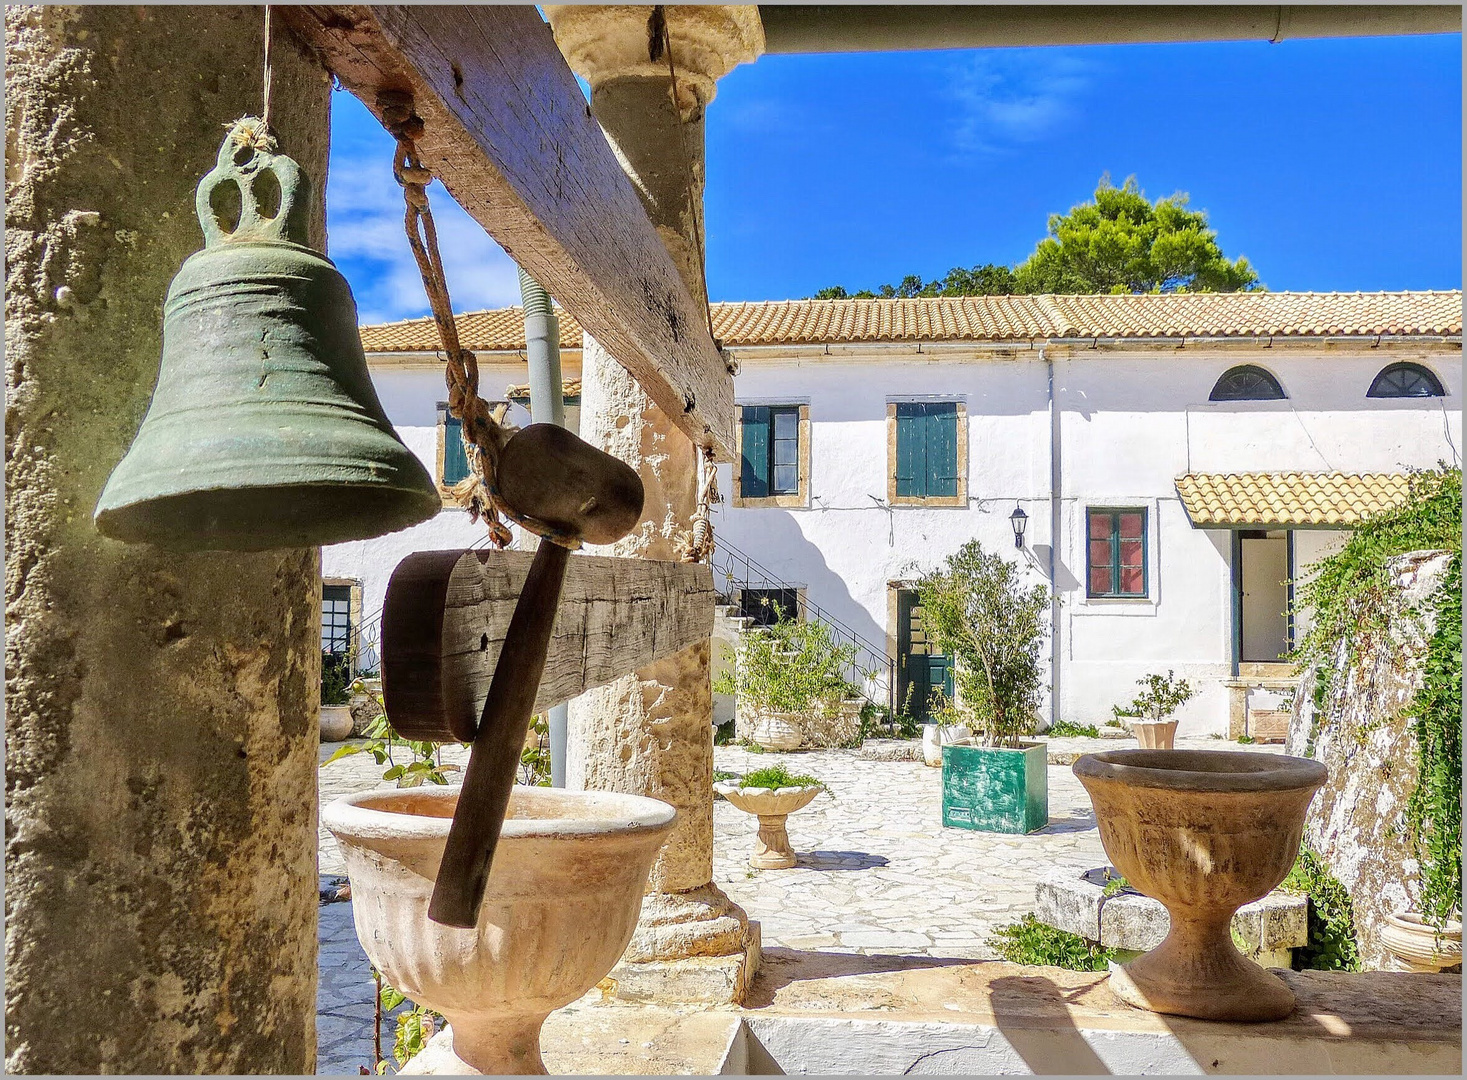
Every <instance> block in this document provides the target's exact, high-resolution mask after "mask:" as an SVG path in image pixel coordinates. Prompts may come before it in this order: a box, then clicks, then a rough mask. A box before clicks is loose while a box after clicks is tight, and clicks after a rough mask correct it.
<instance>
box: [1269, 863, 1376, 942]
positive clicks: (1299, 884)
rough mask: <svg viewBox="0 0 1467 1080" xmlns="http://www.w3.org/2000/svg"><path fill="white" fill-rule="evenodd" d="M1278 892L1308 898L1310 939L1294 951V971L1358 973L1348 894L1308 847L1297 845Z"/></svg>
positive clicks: (1352, 908) (1352, 911)
mask: <svg viewBox="0 0 1467 1080" xmlns="http://www.w3.org/2000/svg"><path fill="white" fill-rule="evenodd" d="M1279 888H1280V889H1282V890H1283V891H1284V892H1291V893H1296V894H1302V895H1304V896H1307V897H1309V939H1308V943H1307V944H1306V945H1305V946H1304V948H1302V949H1296V950H1295V951H1294V967H1295V968H1296V969H1297V970H1300V971H1304V970H1314V971H1359V970H1360V949H1359V946H1358V945H1356V943H1355V907H1354V905H1353V904H1352V903H1351V901H1350V894H1349V893H1348V892H1346V891H1345V887H1344V886H1343V885H1341V884H1340V882H1339V881H1338V880H1337V879H1336V878H1335V877H1334V876H1333V875H1332V874H1330V872H1329V868H1328V867H1326V866H1325V864H1324V860H1323V859H1321V858H1320V857H1319V856H1318V855H1317V854H1315V852H1314V851H1313V850H1312V849H1311V848H1310V847H1309V846H1308V845H1307V844H1303V845H1300V848H1299V858H1298V860H1297V861H1295V863H1294V866H1293V868H1292V869H1291V870H1290V871H1289V875H1288V877H1286V878H1284V880H1283V881H1282V882H1281V883H1280V885H1279Z"/></svg>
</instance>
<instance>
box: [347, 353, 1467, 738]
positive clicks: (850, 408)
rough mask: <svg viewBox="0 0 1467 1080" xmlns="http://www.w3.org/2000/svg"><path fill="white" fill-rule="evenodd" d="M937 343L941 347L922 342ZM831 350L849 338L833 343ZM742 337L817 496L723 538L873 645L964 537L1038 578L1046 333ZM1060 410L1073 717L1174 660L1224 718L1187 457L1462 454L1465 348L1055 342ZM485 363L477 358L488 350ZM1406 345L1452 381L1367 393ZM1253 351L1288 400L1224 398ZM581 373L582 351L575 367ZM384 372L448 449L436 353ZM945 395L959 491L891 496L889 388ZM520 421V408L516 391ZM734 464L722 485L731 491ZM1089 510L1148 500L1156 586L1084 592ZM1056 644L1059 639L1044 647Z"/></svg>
mask: <svg viewBox="0 0 1467 1080" xmlns="http://www.w3.org/2000/svg"><path fill="white" fill-rule="evenodd" d="M928 348H929V350H930V346H929V347H928ZM832 351H836V350H832ZM789 352H792V350H787V351H786V355H783V356H781V355H778V354H775V353H773V352H771V351H769V350H737V354H738V356H739V358H740V361H741V364H742V370H741V372H740V374H739V376H738V377H737V379H736V397H737V400H738V401H739V402H740V403H761V402H762V403H768V402H782V403H789V404H796V403H799V404H808V405H809V406H810V417H811V452H810V468H811V477H810V487H811V492H812V498H811V502H810V506H809V507H808V508H804V509H772V508H771V509H764V508H760V509H744V508H735V507H732V506H730V505H729V504H727V503H725V504H724V505H722V506H720V507H718V508H717V509H716V510H715V514H714V523H715V528H716V531H717V535H718V537H719V538H720V540H722V541H723V542H725V543H726V544H728V545H731V546H732V547H734V548H737V549H738V550H741V551H743V552H745V553H747V554H748V555H750V556H752V557H753V558H754V559H756V560H758V561H759V562H760V563H762V564H763V565H764V566H765V567H767V568H768V569H769V570H770V571H771V572H772V573H773V574H774V575H775V576H776V577H778V578H780V579H781V580H784V581H786V582H788V583H790V584H794V585H799V586H803V587H805V589H806V590H807V595H808V597H809V599H810V600H812V601H813V602H814V603H816V604H818V605H820V606H821V607H822V608H825V609H826V610H828V611H830V612H831V613H832V614H833V615H835V616H836V617H837V618H839V619H841V620H842V621H844V622H845V623H847V624H848V625H849V626H851V627H852V628H853V629H855V630H856V631H857V632H858V633H860V634H861V635H862V636H864V637H865V638H867V639H868V640H870V641H871V642H873V643H875V644H877V645H883V644H884V643H885V642H886V640H887V633H888V627H887V611H888V588H887V583H888V582H889V581H893V580H897V579H903V578H910V577H912V576H914V575H915V574H917V573H920V572H921V571H922V570H925V569H930V568H932V567H934V566H936V565H937V564H938V563H939V562H940V561H941V560H942V559H943V558H944V557H945V556H946V555H948V554H950V553H951V552H953V551H956V550H957V549H958V548H959V547H960V546H961V545H962V544H963V543H965V542H966V541H968V540H969V539H972V538H975V537H976V538H978V539H979V540H981V541H982V542H983V543H984V545H985V546H987V547H989V548H991V549H993V550H997V551H1000V552H1002V553H1003V554H1004V555H1006V556H1008V557H1011V558H1017V559H1021V560H1023V561H1024V562H1025V564H1026V565H1027V566H1028V567H1029V576H1030V577H1031V578H1032V580H1034V581H1044V580H1046V576H1047V572H1048V559H1049V545H1050V544H1051V542H1052V537H1051V536H1050V502H1049V499H1050V491H1049V476H1050V442H1051V439H1050V428H1051V423H1050V414H1049V396H1048V381H1047V369H1046V364H1045V363H1044V362H1043V361H1042V360H1041V359H1040V358H1039V353H1038V350H1037V349H1036V350H1031V349H1021V350H1018V351H1013V352H1010V353H1008V354H1007V355H1006V356H1004V357H1003V358H997V359H995V358H992V357H991V355H980V354H979V353H978V352H977V351H976V350H972V349H957V348H947V347H944V348H942V349H940V350H937V354H936V356H934V355H924V354H920V353H918V352H917V351H916V349H915V348H903V349H895V348H893V347H890V346H883V347H876V348H871V349H867V350H862V349H859V348H849V349H846V350H844V351H843V353H842V354H841V355H820V356H814V355H806V356H798V357H792V356H790V355H788V353H789ZM1049 355H1050V356H1053V357H1056V359H1055V360H1054V380H1055V394H1056V399H1057V402H1058V407H1059V412H1060V435H1061V439H1060V443H1061V466H1062V477H1063V479H1062V484H1061V491H1060V500H1061V525H1060V536H1059V540H1058V567H1057V573H1056V583H1057V586H1058V588H1059V591H1060V592H1061V594H1062V597H1063V600H1062V609H1061V610H1062V614H1061V623H1060V642H1061V651H1060V656H1061V662H1062V666H1061V672H1060V674H1061V679H1060V683H1061V697H1060V710H1059V711H1060V715H1061V716H1063V717H1065V718H1067V719H1071V720H1075V721H1079V722H1084V723H1096V724H1100V723H1103V722H1104V721H1105V720H1106V719H1108V718H1109V717H1110V715H1111V706H1112V705H1114V704H1117V703H1121V702H1125V701H1128V700H1129V699H1130V697H1131V696H1132V694H1133V692H1134V689H1135V686H1134V684H1135V681H1136V679H1138V678H1139V677H1140V676H1142V675H1145V674H1147V673H1149V672H1152V671H1163V670H1166V669H1167V668H1172V669H1175V670H1176V672H1177V673H1178V674H1179V675H1182V676H1185V677H1187V678H1189V679H1191V680H1193V681H1194V682H1195V683H1196V684H1197V685H1198V688H1199V690H1200V693H1199V695H1198V697H1197V698H1196V699H1195V700H1194V701H1193V702H1192V703H1190V704H1189V705H1187V706H1186V707H1185V708H1184V710H1183V711H1182V714H1181V720H1182V726H1181V730H1182V731H1183V732H1184V733H1186V732H1203V731H1224V730H1226V724H1227V699H1226V693H1225V691H1224V689H1223V686H1222V682H1223V680H1224V679H1225V678H1227V677H1228V675H1229V671H1230V655H1231V645H1230V642H1231V637H1230V635H1231V629H1230V620H1231V600H1230V578H1229V569H1228V560H1229V536H1228V533H1227V532H1226V531H1224V530H1199V529H1194V528H1193V527H1192V525H1191V523H1190V522H1189V521H1188V519H1187V516H1186V513H1185V511H1184V510H1183V508H1182V506H1181V503H1180V501H1179V499H1178V498H1177V493H1176V488H1175V485H1174V482H1175V479H1176V477H1178V476H1180V475H1181V474H1183V473H1185V472H1189V471H1190V472H1240V471H1248V470H1258V471H1281V470H1302V471H1310V472H1314V471H1326V470H1341V471H1347V472H1393V471H1398V470H1400V469H1402V468H1406V467H1411V466H1421V467H1427V466H1431V465H1434V464H1436V462H1437V461H1439V460H1446V461H1448V462H1453V463H1459V462H1460V459H1459V455H1458V451H1457V449H1456V448H1457V447H1460V446H1461V427H1462V424H1461V414H1460V401H1461V396H1460V395H1461V392H1462V377H1461V370H1460V353H1459V352H1456V351H1451V350H1445V349H1443V350H1440V351H1439V352H1438V353H1437V354H1435V355H1427V354H1425V353H1423V352H1412V353H1410V354H1407V353H1404V352H1402V351H1400V350H1386V349H1378V350H1371V349H1369V348H1355V349H1353V350H1351V349H1342V348H1340V347H1338V346H1320V347H1319V348H1318V349H1317V350H1312V351H1308V352H1301V351H1300V350H1298V349H1297V348H1296V347H1290V348H1288V349H1284V348H1278V349H1257V350H1248V351H1243V350H1239V349H1238V348H1236V347H1228V348H1223V349H1211V350H1209V349H1207V348H1206V347H1205V346H1192V345H1189V346H1187V347H1186V348H1184V349H1176V348H1162V349H1147V348H1141V347H1138V348H1135V349H1133V350H1130V351H1125V352H1111V351H1105V350H1079V351H1075V352H1073V353H1072V352H1071V351H1070V350H1068V349H1063V350H1062V349H1051V350H1050V351H1049ZM484 359H485V358H482V357H481V363H483V360H484ZM1399 359H1411V360H1416V361H1418V362H1424V363H1426V364H1427V366H1429V367H1430V368H1431V369H1432V370H1433V371H1434V372H1435V373H1436V374H1437V376H1438V378H1440V379H1441V380H1442V382H1443V384H1444V385H1445V386H1446V388H1447V393H1448V396H1447V397H1446V398H1445V399H1425V400H1409V401H1379V400H1369V399H1367V398H1366V397H1365V392H1366V390H1367V388H1368V387H1369V385H1370V382H1371V380H1372V379H1373V378H1374V377H1375V374H1376V373H1377V372H1378V371H1379V370H1380V369H1381V368H1382V367H1384V366H1385V365H1386V364H1387V363H1391V362H1394V361H1395V360H1399ZM1241 363H1256V364H1259V365H1260V366H1263V367H1265V368H1267V369H1268V370H1269V371H1271V372H1272V373H1273V374H1274V375H1275V376H1276V377H1277V378H1278V379H1279V381H1280V382H1281V384H1282V385H1283V387H1284V389H1285V391H1286V393H1288V394H1289V395H1290V397H1289V400H1287V401H1281V402H1243V403H1230V404H1211V403H1209V402H1208V401H1207V397H1208V394H1209V393H1210V392H1211V390H1212V387H1213V384H1214V383H1215V382H1216V381H1217V378H1218V376H1220V375H1221V374H1222V373H1223V372H1224V371H1226V370H1227V369H1228V368H1230V367H1233V366H1235V365H1237V364H1241ZM482 372H483V375H482V379H483V385H484V386H485V388H486V390H487V391H491V392H493V393H494V394H498V393H501V392H502V391H501V390H500V388H501V387H502V386H505V385H508V384H510V383H515V382H524V381H525V378H526V376H525V369H524V365H523V363H522V362H517V363H505V364H488V363H483V367H482ZM577 374H578V370H577V367H576V365H575V363H574V362H571V363H568V364H567V368H566V376H567V377H568V378H572V377H576V375H577ZM373 378H374V380H375V382H376V384H377V387H378V392H379V394H380V395H381V397H382V400H383V404H384V406H385V407H386V408H387V411H388V414H389V416H390V417H391V418H392V420H393V422H394V424H396V425H397V427H398V431H399V433H400V434H401V435H402V437H403V439H404V441H406V442H407V443H408V445H409V446H411V447H412V448H413V449H414V450H415V451H416V452H417V453H418V454H419V455H420V456H422V458H423V460H424V461H425V462H427V463H428V464H429V466H430V468H431V467H432V466H433V463H434V461H435V455H436V449H437V426H436V425H437V411H436V407H437V403H438V402H439V401H441V400H443V385H442V367H441V365H438V364H430V365H419V366H414V367H403V366H400V365H392V366H388V365H382V364H375V365H374V367H373ZM921 396H940V397H943V398H946V399H957V400H962V401H964V402H965V403H966V406H967V411H968V417H969V421H968V430H967V438H968V460H969V476H968V494H969V504H968V506H967V507H966V508H923V507H907V506H897V507H891V506H888V505H887V504H886V469H887V453H886V438H887V436H886V403H887V402H888V401H889V400H901V399H909V398H913V397H921ZM514 418H515V420H516V422H518V423H526V422H528V415H527V414H526V413H525V412H524V410H523V409H520V408H518V407H516V411H515V415H514ZM731 479H732V474H731V470H730V468H729V467H728V466H723V467H722V469H721V473H720V477H719V484H720V488H721V489H722V491H723V492H724V493H725V495H727V494H728V493H730V492H731V491H732V485H731ZM1016 505H1019V506H1022V507H1023V509H1024V511H1025V512H1026V513H1027V514H1028V515H1029V524H1028V532H1027V535H1026V547H1025V550H1023V551H1016V550H1015V548H1014V542H1013V533H1012V530H1011V527H1010V525H1009V514H1010V513H1011V512H1012V511H1013V509H1014V507H1015V506H1016ZM1090 505H1125V506H1146V507H1148V508H1149V510H1150V513H1149V515H1148V516H1149V526H1148V528H1149V536H1148V543H1149V545H1150V549H1149V552H1148V557H1149V580H1148V585H1149V594H1150V595H1149V596H1148V598H1147V599H1145V600H1090V599H1087V598H1086V597H1085V589H1084V568H1085V560H1084V521H1085V519H1084V510H1085V507H1086V506H1090ZM482 536H483V529H482V526H477V525H470V524H469V523H468V520H467V517H466V515H465V514H464V513H463V512H462V511H459V510H445V511H444V512H443V513H441V514H439V515H438V517H437V518H435V519H434V520H433V521H431V522H428V523H426V524H424V525H420V526H417V527H415V528H413V529H408V530H404V531H403V532H400V533H395V534H392V535H390V536H387V537H381V538H378V539H376V540H371V541H365V542H361V543H354V544H342V545H338V546H336V547H332V548H327V549H326V550H325V552H324V554H323V572H324V573H325V574H326V575H327V576H340V577H351V578H357V579H360V580H361V581H362V582H363V585H364V608H363V610H364V611H365V612H366V614H367V616H368V617H369V618H370V617H371V615H372V614H374V613H375V612H376V611H378V610H379V609H380V607H381V603H382V595H383V592H384V590H385V587H386V581H387V577H388V575H389V574H390V573H391V570H392V567H393V566H395V565H396V563H397V561H398V560H399V559H400V558H401V557H402V556H403V555H405V554H407V553H408V552H410V551H415V550H432V549H438V548H453V547H464V546H467V545H469V544H471V543H474V542H476V541H478V540H479V539H480V538H481V537H482ZM1339 536H1340V534H1339V533H1331V532H1327V531H1326V532H1317V531H1316V532H1303V531H1301V532H1298V533H1296V538H1295V542H1296V561H1297V564H1298V566H1299V567H1301V568H1302V567H1304V566H1306V565H1307V564H1308V563H1309V562H1312V561H1313V560H1314V559H1316V558H1318V557H1319V556H1320V555H1321V554H1324V553H1325V552H1326V551H1328V550H1330V549H1331V547H1332V546H1333V545H1335V544H1337V543H1338V540H1339ZM1046 653H1047V650H1046Z"/></svg>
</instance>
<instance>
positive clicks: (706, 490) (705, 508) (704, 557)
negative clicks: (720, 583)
mask: <svg viewBox="0 0 1467 1080" xmlns="http://www.w3.org/2000/svg"><path fill="white" fill-rule="evenodd" d="M698 472H699V474H700V476H701V479H700V481H699V484H698V508H697V509H696V510H694V511H693V517H692V521H691V522H690V523H689V524H690V526H691V528H690V530H689V533H688V539H687V540H686V541H685V542H684V543H683V545H682V547H683V552H682V560H683V562H692V563H697V562H707V561H708V560H709V559H711V558H713V551H714V543H713V522H712V520H710V518H709V516H708V515H709V510H710V508H711V507H712V506H713V504H714V503H720V502H722V501H723V497H722V496H720V495H719V494H718V468H717V466H716V465H715V464H714V462H713V448H712V447H708V446H705V447H703V449H702V450H701V452H700V453H699V455H698Z"/></svg>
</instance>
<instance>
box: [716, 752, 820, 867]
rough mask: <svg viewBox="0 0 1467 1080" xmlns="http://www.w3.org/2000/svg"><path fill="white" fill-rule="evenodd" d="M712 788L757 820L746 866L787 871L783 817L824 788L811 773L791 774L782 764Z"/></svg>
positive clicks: (790, 860)
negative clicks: (754, 836) (751, 850)
mask: <svg viewBox="0 0 1467 1080" xmlns="http://www.w3.org/2000/svg"><path fill="white" fill-rule="evenodd" d="M713 790H714V791H716V792H718V793H719V794H720V795H722V796H723V797H724V798H725V799H727V800H728V801H729V802H730V803H732V804H733V805H734V806H736V807H737V808H738V809H740V810H742V811H743V812H744V813H746V814H753V815H755V816H756V817H757V818H758V819H759V838H758V840H757V842H756V843H755V846H754V854H753V855H751V856H749V865H750V866H752V867H754V869H756V870H787V869H789V868H790V867H791V866H794V865H795V861H796V860H795V852H794V849H793V848H791V847H790V834H789V832H788V830H787V829H786V828H785V819H786V818H787V817H789V815H790V814H793V813H794V812H795V811H796V810H800V809H802V808H804V807H806V806H808V805H809V804H810V800H811V799H813V798H815V796H816V795H819V794H820V793H821V792H822V791H825V790H826V787H825V785H824V784H822V783H821V782H820V781H819V780H817V779H815V777H813V776H791V775H790V773H789V770H788V769H786V768H785V767H784V766H783V765H773V766H770V767H768V768H764V769H758V770H756V771H754V772H751V773H750V774H749V775H748V776H745V777H744V778H743V779H742V780H724V781H722V782H720V783H716V784H714V785H713Z"/></svg>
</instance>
